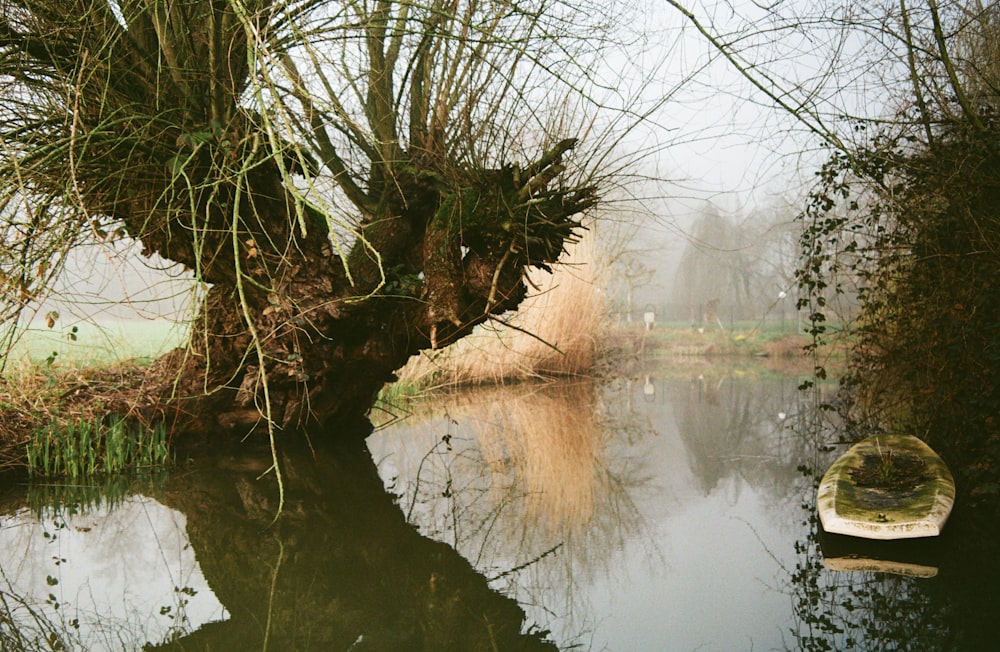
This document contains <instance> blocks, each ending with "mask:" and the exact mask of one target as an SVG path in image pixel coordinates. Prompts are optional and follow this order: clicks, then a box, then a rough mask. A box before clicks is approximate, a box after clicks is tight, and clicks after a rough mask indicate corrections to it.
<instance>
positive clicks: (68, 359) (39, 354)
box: [8, 319, 187, 367]
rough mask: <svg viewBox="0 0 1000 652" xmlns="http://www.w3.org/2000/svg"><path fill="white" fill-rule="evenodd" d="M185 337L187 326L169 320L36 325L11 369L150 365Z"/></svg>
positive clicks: (23, 339)
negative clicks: (31, 366)
mask: <svg viewBox="0 0 1000 652" xmlns="http://www.w3.org/2000/svg"><path fill="white" fill-rule="evenodd" d="M186 334H187V325H185V324H178V323H175V322H171V321H166V320H145V319H134V320H121V321H113V322H110V321H109V322H103V323H94V322H79V323H77V324H71V325H63V324H58V325H56V327H55V328H52V329H48V328H45V325H44V324H37V325H32V327H31V328H29V329H28V330H27V331H26V332H25V333H24V335H23V336H22V337H21V338H20V340H18V342H17V343H16V344H15V345H14V348H13V350H12V351H11V352H10V355H9V359H8V365H11V364H13V365H18V364H23V363H27V362H30V363H33V364H47V363H48V364H51V365H53V366H75V367H89V366H94V365H113V364H119V363H122V362H126V361H134V362H139V363H142V362H148V361H149V360H151V359H153V358H155V357H157V356H159V355H160V354H162V353H165V352H166V351H169V350H170V349H172V348H174V347H176V346H178V345H180V344H182V343H183V341H184V339H185V337H186ZM53 354H55V355H53Z"/></svg>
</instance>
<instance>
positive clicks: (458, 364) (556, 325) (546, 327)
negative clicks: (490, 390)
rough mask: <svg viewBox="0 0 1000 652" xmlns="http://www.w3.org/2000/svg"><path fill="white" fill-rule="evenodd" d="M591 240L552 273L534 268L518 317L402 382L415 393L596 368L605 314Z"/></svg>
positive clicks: (410, 372)
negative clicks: (423, 388) (528, 291)
mask: <svg viewBox="0 0 1000 652" xmlns="http://www.w3.org/2000/svg"><path fill="white" fill-rule="evenodd" d="M600 277H601V271H600V266H599V265H598V264H597V262H596V254H595V247H594V244H593V236H592V235H590V232H588V234H587V235H585V236H584V238H583V239H582V240H581V241H580V242H578V243H576V244H574V245H571V246H569V247H568V248H567V252H566V254H565V255H564V257H563V258H562V259H560V262H559V265H558V266H556V267H555V268H553V271H552V273H549V272H546V271H544V270H540V269H534V270H532V272H531V273H530V274H529V279H528V280H529V284H530V286H531V287H532V288H533V291H532V292H531V294H530V295H529V296H528V298H527V299H525V300H524V302H523V303H522V304H521V307H520V308H519V309H518V311H517V312H516V313H515V314H513V315H511V316H509V317H505V318H504V319H501V320H495V321H492V322H487V323H486V324H484V325H482V326H480V327H479V329H478V330H477V332H474V333H473V334H472V335H470V336H468V337H466V338H463V339H462V340H459V341H458V342H456V343H455V344H452V345H451V346H448V347H445V348H444V349H441V350H438V351H426V352H424V354H423V355H420V356H417V357H414V358H413V359H411V360H410V362H409V363H408V364H407V365H406V366H405V367H403V368H402V369H401V370H400V371H399V372H398V373H397V375H398V376H399V378H400V382H402V383H404V384H408V385H410V386H416V387H428V386H439V385H462V384H485V383H500V382H503V381H506V380H520V379H527V378H538V377H545V376H564V375H581V374H586V373H588V372H590V371H591V369H592V368H593V367H594V364H595V358H596V352H597V346H598V342H599V339H600V331H601V329H602V328H603V327H604V325H605V324H606V323H607V319H606V317H607V311H606V306H605V303H604V301H603V299H602V296H601V294H600V291H599V288H600V287H601V283H600Z"/></svg>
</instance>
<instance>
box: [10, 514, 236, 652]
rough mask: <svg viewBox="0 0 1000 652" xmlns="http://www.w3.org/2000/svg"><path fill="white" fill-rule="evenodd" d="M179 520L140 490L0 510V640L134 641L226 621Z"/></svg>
mask: <svg viewBox="0 0 1000 652" xmlns="http://www.w3.org/2000/svg"><path fill="white" fill-rule="evenodd" d="M185 525H186V523H185V518H184V515H183V514H181V513H180V512H178V511H176V510H173V509H169V508H167V507H165V506H163V505H162V504H160V503H159V502H157V501H156V500H154V499H152V498H147V497H144V496H131V497H128V498H126V499H125V500H122V501H121V502H118V503H117V504H108V503H102V504H100V505H93V506H88V507H85V508H83V509H79V508H74V505H72V504H67V505H57V506H49V507H45V508H43V509H41V510H40V511H34V510H31V509H29V508H26V507H25V508H21V509H18V510H17V511H15V512H13V513H12V514H8V515H6V516H3V517H0V581H2V585H0V597H2V598H3V605H4V608H3V609H2V611H0V629H2V630H3V635H2V638H0V640H3V641H4V646H3V649H18V648H23V649H35V648H42V647H43V644H46V646H51V647H53V648H55V647H57V646H58V645H62V647H63V648H64V649H81V650H102V649H106V650H112V649H123V648H124V649H139V648H141V647H142V646H143V645H144V644H145V643H146V642H147V641H152V642H154V643H158V642H161V641H166V640H170V639H172V638H175V637H178V636H183V635H184V634H187V633H189V632H191V631H194V630H195V629H197V628H198V627H201V626H202V625H204V624H206V623H208V622H212V621H219V620H225V619H226V617H227V614H226V611H225V609H224V607H223V606H222V605H221V604H220V603H219V601H218V600H217V599H216V598H215V596H214V595H213V593H212V591H211V589H209V587H208V584H207V583H206V581H205V577H204V575H202V572H201V569H200V567H199V566H198V562H197V560H196V559H195V557H194V552H193V550H192V549H191V545H190V543H189V542H188V540H187V535H186V532H185ZM109 624H112V626H111V627H109V626H108V625H109ZM60 639H61V641H60V643H59V644H57V643H56V641H57V640H60ZM43 649H44V648H43Z"/></svg>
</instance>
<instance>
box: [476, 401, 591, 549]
mask: <svg viewBox="0 0 1000 652" xmlns="http://www.w3.org/2000/svg"><path fill="white" fill-rule="evenodd" d="M593 404H594V396H593V385H592V384H591V383H586V384H576V385H571V386H561V387H560V391H559V392H556V393H553V392H538V393H534V394H532V395H530V396H519V397H517V398H515V399H514V400H510V398H509V396H505V397H504V398H503V399H500V400H497V401H496V402H495V403H494V404H493V411H494V413H495V418H492V419H487V420H485V421H483V422H481V427H480V428H478V429H477V430H476V433H475V434H476V439H477V441H478V442H479V446H480V449H481V450H482V453H483V459H484V461H485V462H486V463H487V465H488V467H489V471H490V474H491V476H492V477H493V482H491V487H492V488H493V490H494V492H495V493H497V492H505V491H507V490H508V489H509V487H508V485H509V483H510V482H511V481H513V482H515V483H516V484H517V487H516V488H515V493H517V494H518V495H521V496H523V501H524V502H523V506H524V512H523V513H522V516H527V520H528V521H529V522H532V523H535V524H537V525H538V526H541V528H542V529H543V530H545V531H548V532H549V533H551V532H561V533H569V532H574V531H582V530H585V529H586V528H587V527H588V526H589V524H590V523H591V521H592V519H593V518H594V514H595V511H596V508H597V507H596V506H597V504H598V503H604V502H607V500H606V496H605V494H606V493H607V492H608V491H609V484H608V474H607V472H606V469H605V461H606V460H605V459H604V458H605V451H604V437H603V431H602V429H601V428H600V426H599V425H598V424H597V422H596V421H595V419H594V410H593ZM495 498H496V499H497V500H499V499H500V498H501V496H499V495H497V496H495Z"/></svg>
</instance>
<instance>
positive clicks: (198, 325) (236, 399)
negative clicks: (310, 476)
mask: <svg viewBox="0 0 1000 652" xmlns="http://www.w3.org/2000/svg"><path fill="white" fill-rule="evenodd" d="M600 13H601V12H600V11H598V10H597V7H589V8H585V7H583V6H582V5H580V4H576V5H573V6H569V5H566V4H563V3H561V2H559V0H536V1H532V2H520V1H514V0H509V1H507V0H489V1H484V0H412V1H406V2H392V1H389V0H358V1H348V0H344V1H342V2H331V1H326V0H117V1H116V0H60V1H58V2H53V1H52V0H0V139H2V142H3V149H2V155H0V179H2V187H0V217H2V221H0V229H2V230H3V232H2V238H3V250H2V254H0V274H2V275H0V284H2V285H3V290H4V292H3V294H4V299H3V304H2V307H0V308H2V310H3V313H2V315H0V316H2V317H3V318H4V319H5V320H6V321H10V320H12V319H16V318H17V317H18V315H19V313H20V312H21V311H23V309H24V308H25V307H26V306H29V305H32V302H33V301H36V300H37V299H38V298H39V297H40V296H42V295H43V294H44V291H45V289H46V287H48V286H49V285H50V284H51V281H52V279H53V278H54V275H55V274H56V273H58V269H59V264H60V262H61V261H62V260H63V257H64V256H65V255H66V252H67V251H69V250H70V249H71V248H72V247H73V246H74V245H76V244H78V243H80V242H85V241H92V240H93V239H94V238H98V239H104V240H115V239H123V241H130V240H131V241H137V242H139V243H141V245H142V248H143V251H144V253H145V254H146V255H150V256H152V255H154V254H155V255H158V256H160V257H162V258H164V259H166V260H169V261H174V262H176V263H180V264H183V265H184V266H186V267H187V268H189V269H190V270H193V273H194V275H195V277H196V278H197V279H198V280H199V281H201V282H202V283H203V284H204V288H206V291H205V292H204V293H203V295H202V296H203V300H202V301H201V303H200V308H199V311H198V316H197V319H196V320H195V324H194V328H193V330H192V334H191V338H190V342H189V344H188V346H187V347H186V348H183V349H178V350H175V351H174V352H172V353H170V354H168V355H167V356H165V357H164V358H162V359H161V360H159V361H158V363H157V364H156V365H155V366H154V369H155V371H156V377H155V378H154V379H153V380H152V381H149V380H148V381H147V382H146V384H145V390H144V391H145V396H146V398H147V399H149V398H152V400H147V401H145V402H144V404H146V405H151V406H153V411H154V412H155V411H156V410H161V412H160V413H161V414H166V415H168V416H169V417H170V418H172V419H176V420H177V422H178V423H179V424H180V426H181V427H193V426H204V427H213V428H215V427H218V426H219V425H223V426H240V428H241V429H242V430H244V431H245V429H246V427H247V426H249V425H250V424H270V425H271V426H272V427H293V428H294V427H304V426H307V425H309V424H311V423H318V422H325V421H327V420H329V419H331V418H346V417H349V416H354V415H358V414H363V413H364V412H365V411H367V409H368V408H369V407H370V406H371V404H372V402H373V400H374V396H375V394H376V393H377V391H378V390H379V388H380V387H381V386H382V385H383V383H385V382H386V381H388V380H390V379H392V377H393V375H392V374H393V371H394V370H395V369H397V368H398V367H400V366H401V365H402V364H403V363H404V362H405V361H406V360H407V358H409V357H410V356H412V355H414V354H415V353H416V352H418V351H420V350H421V349H425V348H433V347H440V346H443V345H445V344H447V343H449V342H451V341H454V340H455V339H457V338H460V337H462V336H464V335H466V334H468V333H469V332H470V331H471V330H472V328H473V327H474V326H475V325H477V324H479V323H481V322H483V321H485V320H487V319H491V318H495V316H497V315H501V314H502V313H505V312H507V311H510V310H512V309H515V308H516V307H517V306H518V304H519V303H520V302H521V300H522V299H523V298H524V296H525V293H526V286H525V272H526V270H527V269H528V268H530V267H532V266H535V267H542V268H546V267H547V266H549V265H551V264H553V263H555V262H556V261H557V259H558V258H559V256H560V254H561V253H562V252H563V250H564V246H565V245H566V244H567V243H568V242H572V241H573V240H574V239H575V238H576V237H577V235H578V233H579V230H578V229H579V228H580V226H579V217H580V215H581V213H582V212H584V211H585V210H586V209H588V208H589V207H590V206H592V205H593V204H594V203H595V201H596V197H597V195H596V193H597V189H596V186H597V185H598V184H597V183H596V182H595V180H594V179H595V177H594V174H593V170H594V168H595V167H596V163H594V164H591V163H587V161H596V160H597V159H596V157H595V156H584V155H581V154H579V153H578V152H577V140H576V137H577V136H579V135H580V134H577V133H573V132H572V129H582V128H583V127H582V122H581V120H580V119H579V118H580V115H581V111H580V107H584V106H585V105H586V104H587V102H588V101H589V100H588V98H587V96H586V95H585V93H584V91H583V88H584V84H585V82H586V79H587V74H588V73H587V61H588V60H589V61H594V58H593V56H592V55H593V52H594V48H595V47H596V46H595V44H596V43H597V42H598V41H597V40H596V39H594V36H595V35H596V34H597V33H598V30H599V29H601V27H602V26H603V24H602V22H601V21H606V20H607V17H602V16H601V15H600ZM583 37H588V39H589V40H583ZM588 52H589V53H590V54H589V55H588ZM588 56H590V58H589V59H588ZM584 112H585V111H584ZM164 407H166V408H167V409H166V410H165V411H163V408H164Z"/></svg>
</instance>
